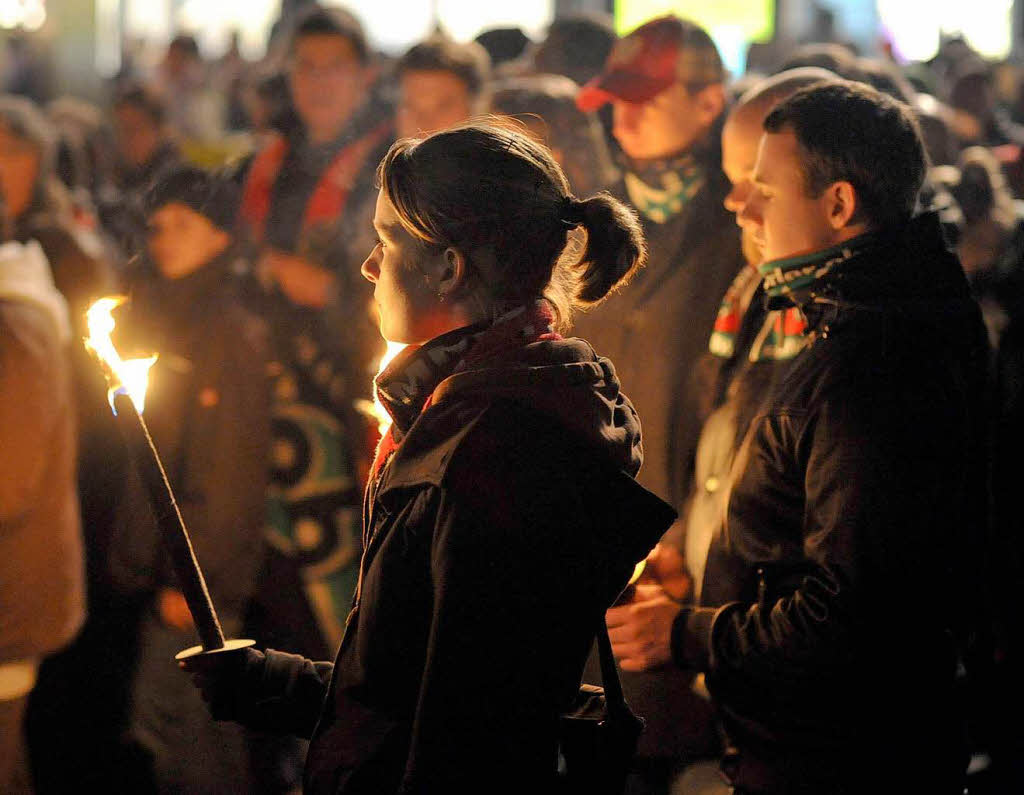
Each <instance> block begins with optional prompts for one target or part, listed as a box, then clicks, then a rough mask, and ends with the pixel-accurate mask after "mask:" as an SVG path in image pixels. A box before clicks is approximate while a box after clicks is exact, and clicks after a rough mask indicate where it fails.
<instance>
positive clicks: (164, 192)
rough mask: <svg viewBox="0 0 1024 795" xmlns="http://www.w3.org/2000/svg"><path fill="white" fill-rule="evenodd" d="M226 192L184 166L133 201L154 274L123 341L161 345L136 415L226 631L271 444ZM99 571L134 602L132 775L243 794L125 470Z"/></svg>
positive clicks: (234, 753) (260, 507) (237, 620)
mask: <svg viewBox="0 0 1024 795" xmlns="http://www.w3.org/2000/svg"><path fill="white" fill-rule="evenodd" d="M237 193H238V191H237V188H236V187H235V186H234V185H233V184H231V183H230V182H227V181H221V180H218V179H217V178H215V177H213V176H211V175H209V174H207V173H205V172H203V171H201V170H199V169H197V168H193V167H180V168H177V169H174V170H172V171H170V172H166V173H165V174H163V175H162V176H160V177H158V178H157V180H156V182H155V183H154V185H153V186H152V188H151V189H150V190H149V192H148V193H147V194H146V196H145V200H144V203H143V204H144V207H145V208H146V217H147V223H148V240H149V246H148V253H149V256H150V257H151V259H152V260H153V264H154V266H155V269H156V274H155V275H154V276H153V277H152V278H151V279H149V280H148V281H146V282H143V283H141V284H140V285H139V286H138V288H137V289H136V290H135V291H134V293H133V295H132V299H131V303H130V305H129V306H128V307H127V308H128V312H129V315H130V317H129V318H128V320H129V324H128V327H129V328H130V329H131V331H130V334H131V337H130V339H131V341H132V344H133V346H139V347H144V348H145V349H146V350H147V351H156V352H157V353H158V354H159V358H158V360H157V363H156V364H155V365H154V366H153V369H152V370H151V371H150V387H149V391H148V393H147V397H146V420H147V424H148V425H149V429H150V432H151V433H152V435H153V439H154V441H155V442H156V445H157V447H158V449H159V450H160V453H161V456H162V457H163V460H164V461H165V462H166V466H167V471H168V477H169V479H170V482H171V485H172V487H173V488H174V490H175V494H176V495H177V498H178V504H179V506H180V508H181V513H182V516H183V517H184V519H185V523H186V525H187V526H188V528H189V531H190V534H191V536H192V543H193V546H194V547H195V551H196V555H197V557H198V559H199V561H200V565H201V566H202V567H203V571H204V574H205V577H206V582H207V585H208V587H209V590H210V595H211V597H212V598H213V601H214V604H215V605H216V607H217V610H218V613H219V615H220V619H221V623H222V625H223V626H224V630H225V632H227V633H228V634H230V635H238V634H239V632H240V631H241V625H242V620H243V616H244V614H245V611H246V609H247V607H248V605H249V601H250V599H251V597H252V594H253V593H254V591H255V588H256V582H257V579H258V573H259V569H260V566H261V564H262V561H263V552H264V544H263V515H264V497H265V493H266V481H267V466H266V461H267V455H268V451H269V444H270V394H269V384H268V381H267V379H266V366H267V364H266V363H267V359H268V353H267V350H268V343H267V331H266V328H265V326H264V324H263V322H262V321H261V320H260V319H259V318H257V317H256V316H255V315H254V314H253V313H251V312H250V311H249V310H248V309H247V308H246V306H245V305H244V303H243V302H242V300H241V299H240V296H239V292H238V290H237V281H238V279H237V274H238V272H239V270H242V269H243V268H244V261H243V262H241V263H240V262H239V256H238V254H237V251H236V247H235V246H234V235H233V232H232V225H233V219H234V216H235V210H236V205H237ZM126 336H127V335H126ZM111 574H112V577H113V579H114V582H115V584H116V585H117V587H118V588H119V589H121V591H122V592H123V593H124V594H126V595H130V596H131V597H133V598H137V599H140V600H143V601H144V602H145V604H146V609H145V610H144V613H143V616H142V620H141V626H140V642H139V648H140V657H139V662H138V668H137V670H136V672H135V679H134V685H133V697H132V716H131V721H130V724H131V735H132V739H133V740H134V741H135V742H136V743H137V744H138V745H139V746H141V748H142V749H143V750H144V751H145V752H146V756H147V758H148V760H149V762H150V764H151V768H152V770H151V775H152V782H151V783H150V782H135V783H134V786H136V787H138V789H139V790H141V789H143V788H144V787H145V788H146V790H145V791H156V792H211V791H216V789H217V782H219V781H221V776H223V773H224V771H225V770H232V771H237V773H234V774H233V775H234V776H235V778H234V779H233V784H237V786H238V791H241V792H248V791H251V790H250V788H249V787H248V786H246V785H245V782H244V775H245V771H246V770H247V769H248V759H247V755H246V745H245V741H244V739H245V738H244V735H243V734H242V732H241V731H240V730H238V729H237V728H233V727H224V726H215V725H213V724H210V723H209V721H206V720H202V719H200V717H199V716H200V715H201V705H200V702H199V701H198V696H197V695H196V693H195V692H194V690H192V689H191V688H190V687H189V685H188V683H187V682H182V681H181V678H180V676H178V675H177V671H176V670H175V669H174V665H173V659H174V655H175V654H177V653H178V652H179V651H181V650H182V649H185V648H187V647H189V646H191V645H194V643H195V640H194V638H195V630H194V628H193V623H192V617H191V614H190V613H189V611H188V607H187V604H186V602H185V599H184V596H183V595H182V593H181V591H180V590H179V587H178V584H177V581H176V578H175V576H174V574H173V569H172V568H171V566H170V563H169V561H168V560H167V558H166V557H165V555H164V552H163V550H162V548H161V545H160V542H159V537H158V533H157V527H156V524H155V522H154V520H153V517H152V513H151V510H150V507H149V503H148V500H147V498H146V495H145V492H144V490H143V489H142V488H141V483H140V481H139V480H138V478H137V477H136V476H135V473H134V472H131V473H130V476H129V477H128V478H127V480H126V484H125V490H124V495H123V498H122V501H121V503H120V505H119V506H118V521H117V525H116V530H115V539H114V543H113V544H112V545H111ZM168 674H169V675H168ZM153 785H155V790H150V789H149V787H150V786H153ZM136 791H137V790H136Z"/></svg>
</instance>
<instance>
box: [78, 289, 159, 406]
mask: <svg viewBox="0 0 1024 795" xmlns="http://www.w3.org/2000/svg"><path fill="white" fill-rule="evenodd" d="M125 300H126V299H125V298H124V297H123V296H108V297H106V298H100V299H99V300H98V301H96V302H95V303H94V304H93V305H92V306H90V307H89V309H88V311H87V312H86V313H85V318H86V322H87V323H88V325H89V336H88V337H86V338H85V347H86V348H88V349H89V350H90V351H92V352H93V353H94V354H95V355H96V358H98V359H99V360H100V362H101V363H102V364H103V366H104V369H105V370H106V372H107V380H108V381H109V382H110V389H109V391H108V392H107V399H108V400H109V401H110V406H111V408H113V406H114V395H115V394H117V393H118V392H120V391H122V390H123V391H124V392H126V393H127V394H128V397H130V398H131V399H132V403H134V404H135V409H136V411H138V412H139V414H141V413H142V412H143V409H144V408H145V405H146V388H147V387H148V386H149V368H150V367H152V366H153V364H154V363H155V362H156V358H157V357H156V355H155V354H154V355H153V356H149V357H147V358H145V359H122V358H121V355H120V354H119V353H118V352H117V349H116V348H115V347H114V343H113V342H112V341H111V339H110V334H111V332H112V331H113V330H114V325H115V324H114V316H113V315H112V314H111V312H113V310H114V309H115V308H116V307H118V306H119V305H121V304H123V303H124V302H125Z"/></svg>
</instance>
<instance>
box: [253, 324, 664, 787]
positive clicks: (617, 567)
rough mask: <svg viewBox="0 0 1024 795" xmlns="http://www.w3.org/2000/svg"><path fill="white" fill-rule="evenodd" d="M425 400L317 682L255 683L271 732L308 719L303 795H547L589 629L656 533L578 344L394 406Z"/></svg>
mask: <svg viewBox="0 0 1024 795" xmlns="http://www.w3.org/2000/svg"><path fill="white" fill-rule="evenodd" d="M425 351H426V349H421V351H420V352H419V353H420V354H423V353H424V352H425ZM429 386H432V385H431V384H429V383H428V387H429ZM431 392H433V397H432V404H431V405H430V406H429V408H427V409H426V410H425V411H423V412H422V414H419V415H418V416H417V415H416V413H415V412H413V414H412V416H413V418H414V420H415V421H414V422H413V423H412V424H411V427H410V426H407V427H405V428H399V431H404V432H405V435H404V439H403V440H402V442H401V445H400V446H399V447H398V449H397V451H396V452H395V453H394V455H393V457H392V458H391V460H390V463H389V464H387V465H386V467H385V468H384V469H383V470H382V472H381V474H380V475H379V477H378V478H377V479H376V481H375V483H374V484H373V485H371V488H370V490H369V491H368V495H367V503H366V504H367V508H366V513H365V517H364V518H365V524H364V528H365V533H366V552H365V554H364V558H363V563H362V569H361V579H360V586H359V590H358V592H357V595H356V599H355V606H354V608H353V610H352V613H351V615H350V616H349V620H348V625H347V629H346V633H345V637H344V639H343V641H342V644H341V648H340V650H339V652H338V656H337V660H336V662H335V664H334V666H333V671H332V669H331V666H329V665H326V664H322V663H317V664H313V663H311V662H309V661H308V660H303V659H301V658H295V657H292V658H290V662H289V661H288V660H282V659H281V657H277V659H276V661H275V663H274V664H276V665H279V666H283V668H288V669H289V670H287V671H286V673H284V674H283V675H279V674H278V675H274V674H268V677H270V676H279V678H281V679H286V680H287V681H288V683H289V688H288V693H287V694H286V695H285V696H283V697H282V698H281V699H280V700H279V701H278V702H277V703H276V704H275V703H273V702H272V701H269V702H267V704H266V706H267V707H268V709H269V710H271V711H273V710H275V709H279V723H278V727H279V728H289V729H291V730H293V731H297V732H303V731H304V732H306V733H307V734H308V732H309V731H310V729H311V728H312V721H311V715H313V714H316V709H317V702H318V701H322V702H323V708H322V712H321V713H320V719H319V723H318V724H317V725H316V728H315V731H314V732H313V735H312V743H311V745H310V750H309V756H308V759H307V764H306V778H305V790H306V792H309V793H367V794H368V795H369V794H370V793H372V794H373V795H381V794H382V793H394V792H403V793H427V792H430V793H437V792H469V791H477V790H479V791H485V792H505V791H509V792H512V791H517V792H518V791H536V790H537V789H543V788H544V787H545V786H546V785H548V784H550V783H551V782H552V779H553V777H554V772H555V769H556V762H557V738H556V732H557V729H558V715H559V713H560V712H562V711H564V710H565V709H567V708H568V706H569V704H570V702H571V700H572V699H573V697H574V696H575V694H576V692H577V689H578V685H579V684H580V677H581V673H582V670H583V665H584V661H585V659H586V657H587V654H588V652H589V650H590V647H591V645H592V641H593V635H594V630H595V628H596V626H597V622H598V621H600V620H602V616H603V613H604V610H605V609H606V607H607V606H608V605H609V604H610V603H611V602H612V600H614V598H615V596H616V595H617V594H618V592H619V591H620V590H621V589H622V587H623V586H624V585H625V583H626V581H627V579H628V577H629V574H630V573H631V571H632V569H633V566H634V564H635V563H636V562H638V561H639V560H641V559H642V558H643V557H644V556H645V555H646V553H647V552H648V551H649V550H650V548H651V547H652V546H653V544H654V543H655V542H656V541H657V539H658V538H659V537H660V535H661V534H662V533H663V532H664V530H665V529H666V528H667V527H668V525H669V524H670V523H671V521H672V520H673V518H674V516H675V514H674V512H673V511H672V510H671V509H670V508H669V507H668V506H667V505H665V504H664V503H662V502H661V500H659V499H658V498H656V497H654V496H653V495H652V494H650V493H649V492H647V491H646V490H645V489H643V488H642V487H640V486H639V485H637V483H636V482H635V480H634V479H633V475H634V474H635V473H636V471H637V470H638V468H639V465H640V436H639V434H640V427H639V423H638V421H637V418H636V414H635V412H634V411H633V408H632V406H631V405H630V403H629V401H628V400H627V399H626V398H625V396H624V395H622V394H621V393H620V392H619V386H618V381H617V379H616V377H615V373H614V370H613V368H612V365H611V363H610V362H609V361H608V360H607V359H602V358H599V357H597V356H596V355H595V354H594V352H593V349H592V348H591V347H590V346H589V345H588V344H587V343H585V342H583V341H581V340H575V339H574V340H565V341H562V340H558V341H542V342H536V343H533V344H531V345H528V346H526V347H525V348H521V349H520V350H519V353H518V354H516V356H515V357H514V359H512V360H509V359H508V358H507V357H506V358H504V359H502V360H500V361H497V360H493V359H492V360H487V361H486V362H485V363H484V364H483V365H482V366H481V367H479V368H476V369H471V370H468V371H465V372H462V373H459V374H457V375H454V376H452V377H450V378H447V379H446V380H444V381H442V382H441V384H440V385H439V386H437V388H436V389H427V390H425V391H423V392H420V393H417V394H413V395H409V396H408V397H410V400H409V401H408V404H409V405H414V406H415V405H417V403H419V404H422V401H423V400H425V399H426V397H428V396H430V394H431ZM396 422H399V423H401V422H403V419H402V417H401V415H398V416H397V417H396ZM328 680H329V689H328ZM325 692H326V698H324V696H325ZM289 699H291V700H290V702H289ZM290 716H291V721H292V722H291V725H289V726H286V725H285V724H287V723H288V722H289V719H290ZM264 725H266V723H264Z"/></svg>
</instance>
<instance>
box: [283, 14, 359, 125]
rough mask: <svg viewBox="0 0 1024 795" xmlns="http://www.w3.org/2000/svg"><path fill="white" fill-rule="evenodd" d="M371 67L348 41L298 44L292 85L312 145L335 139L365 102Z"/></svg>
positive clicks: (325, 37)
mask: <svg viewBox="0 0 1024 795" xmlns="http://www.w3.org/2000/svg"><path fill="white" fill-rule="evenodd" d="M368 78H369V70H368V68H367V67H366V66H365V65H364V64H363V63H361V62H360V60H359V55H358V53H357V52H356V50H355V47H354V46H353V45H352V42H350V41H349V40H348V39H347V38H345V37H344V36H336V35H332V34H313V35H309V36H303V37H301V38H300V39H298V41H296V42H295V48H294V51H293V52H292V56H291V64H290V69H289V84H290V87H291V91H292V101H293V102H294V104H295V110H296V112H297V113H298V114H299V118H300V119H302V123H303V124H304V125H305V126H306V131H307V133H308V134H309V137H310V140H312V141H313V143H327V142H329V141H332V140H334V139H335V138H336V137H337V136H338V135H339V134H340V133H341V130H342V128H343V127H344V126H345V123H346V122H347V121H348V120H349V118H350V117H351V116H352V113H353V112H354V111H355V109H356V108H357V107H359V105H360V103H361V102H362V100H363V92H364V91H365V89H366V86H367V83H368Z"/></svg>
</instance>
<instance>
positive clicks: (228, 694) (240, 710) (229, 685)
mask: <svg viewBox="0 0 1024 795" xmlns="http://www.w3.org/2000/svg"><path fill="white" fill-rule="evenodd" d="M266 664H267V655H266V654H264V653H263V652H261V651H258V650H256V649H253V648H246V649H238V650H236V651H230V652H223V653H219V654H210V655H200V656H197V657H191V658H189V659H187V660H182V661H180V662H179V663H178V667H179V668H181V669H182V670H183V671H185V672H186V673H188V674H191V676H192V683H193V684H194V685H195V686H196V687H197V688H198V689H199V692H200V693H201V694H202V696H203V701H205V702H206V704H207V706H208V707H209V708H210V714H211V715H212V716H213V719H214V720H230V721H237V722H239V723H245V722H246V717H247V716H250V715H251V714H252V712H253V709H254V708H255V707H256V705H257V704H258V703H259V702H260V701H263V700H265V699H266V698H267V697H268V694H267V693H265V692H264V691H265V684H264V680H265V670H264V669H265V668H266Z"/></svg>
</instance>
